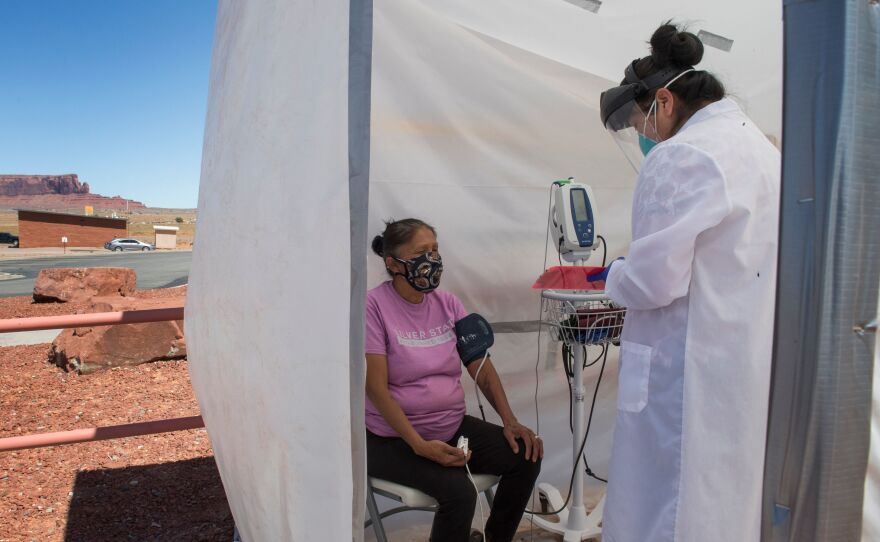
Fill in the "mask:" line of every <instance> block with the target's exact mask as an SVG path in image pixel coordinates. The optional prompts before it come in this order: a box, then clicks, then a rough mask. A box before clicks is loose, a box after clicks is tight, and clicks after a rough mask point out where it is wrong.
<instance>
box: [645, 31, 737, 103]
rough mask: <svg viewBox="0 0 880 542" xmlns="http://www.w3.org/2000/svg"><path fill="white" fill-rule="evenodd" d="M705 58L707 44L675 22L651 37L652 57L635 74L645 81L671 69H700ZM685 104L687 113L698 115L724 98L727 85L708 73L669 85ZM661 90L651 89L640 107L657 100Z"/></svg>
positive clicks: (685, 75) (680, 79)
mask: <svg viewBox="0 0 880 542" xmlns="http://www.w3.org/2000/svg"><path fill="white" fill-rule="evenodd" d="M702 59H703V42H701V41H700V38H698V37H697V36H695V35H694V34H692V33H690V32H686V31H684V30H680V29H679V28H678V27H677V26H676V25H674V24H672V22H671V21H667V22H665V23H663V24H662V25H660V28H658V29H657V30H655V31H654V35H653V36H651V56H646V57H645V58H643V59H641V60H639V61H638V62H636V65H635V72H636V75H638V76H639V78H641V79H645V78H646V77H648V76H650V75H653V74H655V73H657V72H659V71H661V70H664V69H667V68H678V69H679V70H685V69H687V68H689V67H691V66H696V65H697V64H699V63H700V61H701V60H702ZM669 90H670V91H672V92H673V93H674V94H675V95H676V96H677V97H678V98H680V99H681V101H682V102H683V103H684V109H685V112H686V113H688V114H692V113H694V112H695V111H696V110H697V109H700V108H701V107H702V106H703V105H705V104H706V103H711V102H717V101H718V100H720V99H722V98H724V95H725V92H724V85H723V84H721V81H719V80H718V79H717V78H716V77H715V76H714V75H712V74H711V73H709V72H707V71H692V72H688V73H686V74H684V75H682V76H681V78H679V79H678V80H676V81H675V82H674V83H672V84H671V85H669ZM656 91H657V89H651V92H649V93H648V94H647V95H646V96H645V98H643V99H642V100H641V101H640V105H642V106H647V104H650V103H651V102H652V101H653V100H654V95H655V94H656Z"/></svg>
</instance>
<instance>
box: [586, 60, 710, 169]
mask: <svg viewBox="0 0 880 542" xmlns="http://www.w3.org/2000/svg"><path fill="white" fill-rule="evenodd" d="M638 62H639V60H638V59H636V60H633V61H632V62H631V63H630V65H629V66H627V68H626V71H625V72H624V79H623V81H622V82H621V84H620V85H618V86H616V87H614V88H611V89H608V90H606V91H605V92H603V93H602V95H601V97H600V99H599V114H600V116H601V118H602V124H603V125H604V126H605V128H606V129H607V130H608V132H609V133H610V134H611V137H612V138H613V139H614V141H615V143H617V145H618V146H619V147H620V149H621V151H623V154H624V156H625V157H626V158H627V160H629V163H630V164H631V165H632V167H633V169H634V170H635V171H636V173H638V171H639V169H640V168H641V165H642V161H643V160H644V157H645V154H646V152H647V151H648V150H649V149H650V147H651V146H652V144H653V143H655V142H656V141H659V140H660V138H659V136H658V135H657V134H656V133H655V130H656V123H654V124H651V123H649V122H647V114H645V112H644V111H643V110H642V108H641V107H640V106H639V101H644V99H645V98H647V96H648V95H649V93H650V92H651V91H653V90H656V89H659V88H662V87H663V86H665V85H669V84H670V83H671V82H673V81H675V80H676V79H677V78H678V77H680V76H682V75H683V74H684V73H687V72H689V71H693V67H691V66H685V67H681V68H666V69H665V70H661V71H659V72H657V73H655V74H652V75H650V76H648V77H646V78H644V79H640V78H639V77H638V76H637V75H636V70H635V67H636V64H637V63H638Z"/></svg>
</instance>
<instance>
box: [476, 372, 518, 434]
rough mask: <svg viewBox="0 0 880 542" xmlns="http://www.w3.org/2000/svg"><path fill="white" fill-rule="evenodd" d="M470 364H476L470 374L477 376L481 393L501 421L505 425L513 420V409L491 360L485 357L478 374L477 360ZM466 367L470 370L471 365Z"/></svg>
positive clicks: (514, 417) (514, 418)
mask: <svg viewBox="0 0 880 542" xmlns="http://www.w3.org/2000/svg"><path fill="white" fill-rule="evenodd" d="M471 365H476V368H475V369H474V370H473V375H472V376H476V377H479V379H478V380H477V385H478V386H479V387H480V390H481V391H482V392H483V395H485V396H486V399H488V400H489V404H491V405H492V408H494V409H495V412H497V413H498V415H499V416H501V421H502V422H504V424H505V425H507V424H508V423H511V422H515V421H516V416H514V415H513V410H512V409H511V408H510V403H509V402H508V401H507V394H506V393H504V386H502V385H501V378H500V377H499V376H498V372H497V371H496V370H495V366H494V365H492V360H491V359H486V362H485V363H484V365H483V368H482V370H480V371H479V375H477V374H476V373H477V369H479V362H474V363H472V364H471ZM468 369H469V372H470V369H471V367H468Z"/></svg>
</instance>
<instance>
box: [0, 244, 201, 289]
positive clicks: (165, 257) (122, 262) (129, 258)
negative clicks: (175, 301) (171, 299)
mask: <svg viewBox="0 0 880 542" xmlns="http://www.w3.org/2000/svg"><path fill="white" fill-rule="evenodd" d="M191 259H192V252H123V253H107V254H102V255H100V256H76V257H68V258H34V259H27V260H0V277H2V276H3V274H4V273H7V274H10V275H23V277H22V278H12V279H5V280H0V297H10V296H16V295H31V294H32V293H33V291H34V280H35V279H36V278H37V274H38V273H39V272H40V269H44V268H47V267H130V268H131V269H134V270H135V272H136V273H137V285H138V288H168V287H171V286H180V285H181V284H186V281H187V278H188V277H189V264H190V260H191ZM7 276H8V275H7Z"/></svg>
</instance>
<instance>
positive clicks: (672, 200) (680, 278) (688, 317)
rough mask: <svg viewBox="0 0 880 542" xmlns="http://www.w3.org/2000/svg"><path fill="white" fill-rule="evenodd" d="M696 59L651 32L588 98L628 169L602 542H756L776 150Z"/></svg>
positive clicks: (616, 285)
mask: <svg viewBox="0 0 880 542" xmlns="http://www.w3.org/2000/svg"><path fill="white" fill-rule="evenodd" d="M702 56H703V44H702V43H701V42H700V40H699V39H698V38H697V37H696V36H695V35H694V34H691V33H689V32H683V31H680V30H679V29H678V28H676V27H675V26H673V25H671V24H664V25H663V26H661V27H660V28H658V29H657V31H656V32H655V33H654V35H653V36H652V37H651V55H650V56H648V57H645V58H642V59H638V60H635V61H633V62H632V63H631V64H630V65H629V66H627V68H626V70H625V78H624V80H623V82H622V83H621V84H620V86H618V87H615V88H612V89H609V90H608V91H606V92H604V93H603V94H602V97H601V104H600V108H601V115H602V122H603V123H604V124H605V126H606V128H607V129H608V130H609V131H610V132H611V134H612V135H613V136H614V137H615V139H617V140H618V142H619V143H620V145H621V147H622V148H623V149H624V152H625V153H626V154H627V156H628V158H630V160H631V162H632V163H633V165H634V166H636V167H637V169H640V171H639V176H638V180H637V182H636V187H635V193H634V196H633V207H632V236H633V239H632V244H631V245H630V249H629V255H628V257H627V259H625V260H618V261H616V262H613V264H612V265H611V266H610V269H606V270H605V274H606V276H605V278H606V292H607V294H608V295H609V296H610V297H611V299H612V300H614V302H615V303H618V304H620V305H623V306H625V307H627V308H628V313H627V316H626V323H625V326H624V330H623V336H622V345H621V355H620V356H621V359H620V377H619V395H618V404H617V408H618V411H617V421H616V425H615V430H614V443H613V450H612V460H611V467H610V473H609V477H608V478H609V480H608V493H607V500H606V507H605V514H604V530H603V536H602V540H603V541H604V542H662V541H673V540H674V541H688V542H710V541H711V542H723V541H728V540H729V541H737V542H741V541H744V540H747V541H757V540H759V539H760V521H761V519H760V518H761V491H762V489H761V488H762V477H763V470H764V441H765V436H766V429H767V410H768V396H769V387H770V360H771V347H772V342H773V321H774V299H775V290H776V287H775V286H776V250H777V222H778V207H779V184H780V154H779V151H778V150H777V149H776V148H775V147H774V146H773V145H772V144H771V143H770V141H769V140H768V139H767V137H765V135H764V134H763V133H761V131H760V130H759V129H758V128H757V127H756V126H755V124H754V123H752V122H751V121H750V120H749V118H748V117H746V115H745V114H744V113H743V112H742V110H740V108H739V107H738V106H737V104H736V103H734V102H733V101H732V100H731V99H729V98H726V97H725V91H724V87H723V85H722V84H721V83H720V82H719V81H718V79H716V78H715V77H714V76H713V75H712V74H710V73H708V72H705V71H702V70H699V69H697V68H695V67H694V66H695V65H696V64H698V63H699V62H700V60H701V58H702ZM643 154H645V155H647V156H646V157H645V158H644V162H643V163H641V161H640V160H639V159H640V158H641V157H642V155H643ZM640 164H641V166H640V168H639V165H640Z"/></svg>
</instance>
